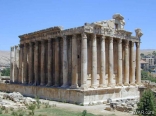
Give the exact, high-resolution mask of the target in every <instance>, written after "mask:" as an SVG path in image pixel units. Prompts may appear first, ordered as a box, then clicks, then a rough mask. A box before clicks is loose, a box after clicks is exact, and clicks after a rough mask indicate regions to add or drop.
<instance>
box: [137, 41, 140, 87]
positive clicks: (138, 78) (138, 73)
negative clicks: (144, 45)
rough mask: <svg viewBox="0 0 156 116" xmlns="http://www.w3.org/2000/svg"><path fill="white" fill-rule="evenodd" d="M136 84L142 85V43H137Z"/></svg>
mask: <svg viewBox="0 0 156 116" xmlns="http://www.w3.org/2000/svg"><path fill="white" fill-rule="evenodd" d="M136 84H138V85H140V84H141V70H140V43H139V42H136Z"/></svg>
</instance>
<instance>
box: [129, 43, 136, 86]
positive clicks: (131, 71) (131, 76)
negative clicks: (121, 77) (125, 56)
mask: <svg viewBox="0 0 156 116" xmlns="http://www.w3.org/2000/svg"><path fill="white" fill-rule="evenodd" d="M130 52H131V53H130V55H131V56H130V59H131V60H130V64H131V65H130V66H131V67H130V84H131V85H135V65H134V63H135V59H134V42H131V46H130Z"/></svg>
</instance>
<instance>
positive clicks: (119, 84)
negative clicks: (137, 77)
mask: <svg viewBox="0 0 156 116" xmlns="http://www.w3.org/2000/svg"><path fill="white" fill-rule="evenodd" d="M116 85H117V86H122V87H123V86H124V85H123V84H122V83H118V84H116Z"/></svg>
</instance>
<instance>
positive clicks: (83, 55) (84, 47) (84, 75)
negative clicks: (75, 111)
mask: <svg viewBox="0 0 156 116" xmlns="http://www.w3.org/2000/svg"><path fill="white" fill-rule="evenodd" d="M81 37H82V39H81V44H82V45H81V89H88V86H87V35H86V33H82V34H81Z"/></svg>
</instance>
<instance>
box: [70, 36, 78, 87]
mask: <svg viewBox="0 0 156 116" xmlns="http://www.w3.org/2000/svg"><path fill="white" fill-rule="evenodd" d="M70 88H74V89H76V88H78V73H77V40H76V35H73V37H72V84H71V87H70Z"/></svg>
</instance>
